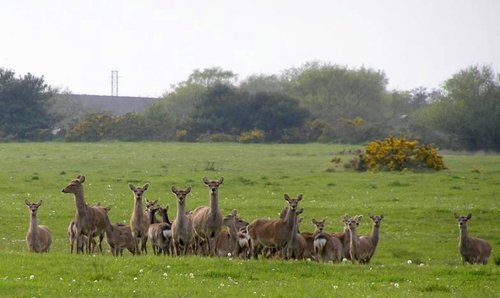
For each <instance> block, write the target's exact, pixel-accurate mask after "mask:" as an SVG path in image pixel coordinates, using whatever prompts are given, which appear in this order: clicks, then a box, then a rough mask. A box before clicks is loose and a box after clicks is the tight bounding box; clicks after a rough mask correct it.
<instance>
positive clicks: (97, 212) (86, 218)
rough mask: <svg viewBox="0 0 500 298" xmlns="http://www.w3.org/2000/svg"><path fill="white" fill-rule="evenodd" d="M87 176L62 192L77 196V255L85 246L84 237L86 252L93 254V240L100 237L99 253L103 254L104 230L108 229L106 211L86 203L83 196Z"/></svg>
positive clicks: (70, 184) (72, 181) (79, 177)
mask: <svg viewBox="0 0 500 298" xmlns="http://www.w3.org/2000/svg"><path fill="white" fill-rule="evenodd" d="M84 182H85V176H83V175H78V176H77V177H76V178H75V179H73V180H71V181H70V183H69V184H68V185H67V186H66V187H65V188H63V189H62V190H61V192H63V193H72V194H74V196H75V205H76V214H75V223H76V236H75V237H76V242H77V244H76V247H77V250H76V253H77V254H78V253H79V252H80V251H79V248H80V247H82V251H81V252H82V253H83V247H84V245H83V244H81V242H82V241H83V240H84V238H83V237H82V235H86V236H87V239H86V241H87V243H86V246H85V247H86V252H87V253H92V240H93V239H94V237H96V236H99V252H101V253H102V240H103V239H104V233H105V232H104V229H105V227H106V219H105V215H106V211H105V210H104V208H103V207H102V206H100V205H95V206H89V205H87V203H86V202H85V199H84V196H83V183H84Z"/></svg>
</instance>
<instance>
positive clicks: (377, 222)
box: [368, 213, 384, 228]
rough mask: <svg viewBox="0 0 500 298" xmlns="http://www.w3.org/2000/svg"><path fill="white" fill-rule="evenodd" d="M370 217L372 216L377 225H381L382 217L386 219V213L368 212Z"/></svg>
mask: <svg viewBox="0 0 500 298" xmlns="http://www.w3.org/2000/svg"><path fill="white" fill-rule="evenodd" d="M368 217H370V218H371V220H372V221H373V223H374V225H375V227H377V228H378V227H380V222H381V221H382V219H384V215H383V214H380V215H372V214H371V213H369V214H368Z"/></svg>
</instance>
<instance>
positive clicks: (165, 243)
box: [148, 206, 172, 255]
mask: <svg viewBox="0 0 500 298" xmlns="http://www.w3.org/2000/svg"><path fill="white" fill-rule="evenodd" d="M167 210H168V206H167V208H161V207H152V208H150V209H149V218H150V224H149V228H148V238H149V239H150V241H151V246H152V248H153V253H154V254H155V255H160V254H161V253H163V254H164V255H165V254H167V253H168V254H169V253H170V249H169V248H170V242H171V240H172V226H171V224H170V223H168V222H160V223H155V222H154V221H155V220H154V216H155V212H156V211H160V212H162V213H164V214H165V217H166V219H167V221H168V217H167V216H166V213H167Z"/></svg>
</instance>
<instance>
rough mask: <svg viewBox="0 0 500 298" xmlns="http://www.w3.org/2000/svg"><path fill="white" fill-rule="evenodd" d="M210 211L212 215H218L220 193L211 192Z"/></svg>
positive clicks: (216, 191)
mask: <svg viewBox="0 0 500 298" xmlns="http://www.w3.org/2000/svg"><path fill="white" fill-rule="evenodd" d="M210 211H212V214H216V213H217V211H219V191H218V190H215V191H211V192H210Z"/></svg>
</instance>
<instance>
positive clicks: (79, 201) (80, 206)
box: [75, 187, 87, 215]
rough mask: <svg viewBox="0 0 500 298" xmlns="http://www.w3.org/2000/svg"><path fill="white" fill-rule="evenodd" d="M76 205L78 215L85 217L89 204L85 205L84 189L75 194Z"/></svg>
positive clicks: (79, 189) (81, 188)
mask: <svg viewBox="0 0 500 298" xmlns="http://www.w3.org/2000/svg"><path fill="white" fill-rule="evenodd" d="M75 204H76V211H77V212H78V214H79V215H83V214H84V213H85V209H86V208H87V203H85V199H84V198H83V187H80V188H78V189H77V191H76V192H75Z"/></svg>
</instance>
